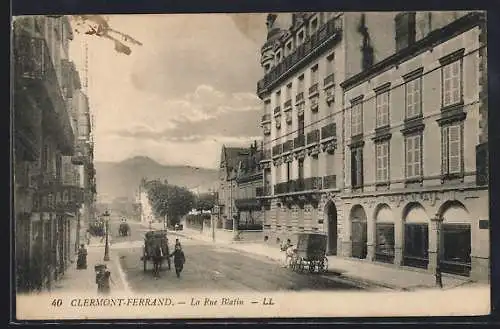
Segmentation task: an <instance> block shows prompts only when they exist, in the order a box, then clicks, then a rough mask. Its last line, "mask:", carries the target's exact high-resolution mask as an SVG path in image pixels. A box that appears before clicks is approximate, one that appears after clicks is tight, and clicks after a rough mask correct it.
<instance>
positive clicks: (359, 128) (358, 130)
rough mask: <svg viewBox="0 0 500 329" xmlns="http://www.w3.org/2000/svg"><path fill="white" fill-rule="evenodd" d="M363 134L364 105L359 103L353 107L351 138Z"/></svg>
mask: <svg viewBox="0 0 500 329" xmlns="http://www.w3.org/2000/svg"><path fill="white" fill-rule="evenodd" d="M362 133H363V103H361V102H358V103H356V104H353V105H352V107H351V136H357V135H360V134H362Z"/></svg>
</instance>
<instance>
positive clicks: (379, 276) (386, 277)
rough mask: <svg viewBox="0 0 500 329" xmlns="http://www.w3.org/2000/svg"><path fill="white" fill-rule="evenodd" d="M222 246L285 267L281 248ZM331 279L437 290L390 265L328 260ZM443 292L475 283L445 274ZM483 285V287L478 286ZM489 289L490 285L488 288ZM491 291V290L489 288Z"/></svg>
mask: <svg viewBox="0 0 500 329" xmlns="http://www.w3.org/2000/svg"><path fill="white" fill-rule="evenodd" d="M175 233H176V234H178V235H181V236H184V237H185V238H190V239H196V240H200V241H205V242H212V240H211V239H208V238H207V237H206V236H205V235H204V234H200V232H199V231H196V230H190V229H184V230H183V231H177V232H175ZM216 244H218V245H224V246H226V247H228V248H231V249H234V250H238V251H242V252H248V253H252V254H256V255H260V256H264V257H267V258H269V259H272V260H274V261H276V262H279V263H283V261H284V253H283V252H281V251H280V249H279V248H278V247H273V246H268V245H265V244H263V243H248V242H247V243H245V242H239V241H216ZM327 258H328V270H329V275H327V277H330V278H332V274H333V275H334V276H335V278H339V279H345V280H349V281H351V282H355V283H357V284H359V285H361V286H372V287H373V286H377V287H381V288H388V289H392V290H399V291H412V290H418V289H431V288H435V287H436V283H435V282H436V280H435V277H434V275H432V274H430V273H427V272H421V271H418V270H413V269H406V268H396V267H392V266H390V265H388V264H378V263H373V262H369V261H366V260H358V259H353V258H344V257H339V256H327ZM442 281H443V289H452V288H456V287H460V286H464V285H466V284H469V285H470V284H472V283H473V282H472V281H471V280H469V279H468V278H460V277H457V276H451V275H447V274H445V273H443V277H442ZM475 285H479V286H480V285H481V284H475ZM484 286H485V287H487V285H484ZM488 289H489V288H488Z"/></svg>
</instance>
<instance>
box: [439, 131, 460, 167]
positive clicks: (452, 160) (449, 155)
mask: <svg viewBox="0 0 500 329" xmlns="http://www.w3.org/2000/svg"><path fill="white" fill-rule="evenodd" d="M441 160H442V162H441V164H442V174H443V175H453V174H460V173H461V172H462V162H463V159H462V125H461V124H455V125H450V126H445V127H443V128H442V134H441Z"/></svg>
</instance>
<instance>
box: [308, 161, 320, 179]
mask: <svg viewBox="0 0 500 329" xmlns="http://www.w3.org/2000/svg"><path fill="white" fill-rule="evenodd" d="M309 159H311V177H318V176H319V158H317V157H310V158H309Z"/></svg>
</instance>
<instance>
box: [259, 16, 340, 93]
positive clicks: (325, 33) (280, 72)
mask: <svg viewBox="0 0 500 329" xmlns="http://www.w3.org/2000/svg"><path fill="white" fill-rule="evenodd" d="M341 30H342V17H334V18H332V19H330V20H329V21H328V22H326V24H324V25H322V26H321V27H320V28H319V29H318V30H317V31H316V32H315V33H314V34H313V35H311V37H310V38H309V39H307V40H306V41H305V42H304V43H303V44H301V45H300V46H298V47H297V48H296V49H295V50H294V51H293V52H292V53H291V54H290V55H288V56H287V57H285V58H284V60H283V61H282V62H281V63H279V64H278V65H276V66H275V67H274V68H272V69H271V70H270V71H269V72H268V73H267V74H266V75H265V76H264V78H263V79H262V80H260V81H259V82H258V83H257V94H259V95H261V94H262V93H264V92H265V91H266V90H269V88H271V87H272V86H273V85H275V84H277V83H279V82H280V81H281V80H282V79H285V78H286V77H287V76H288V75H289V74H293V72H294V70H293V68H294V67H296V66H297V65H299V63H300V62H302V61H303V60H305V58H306V57H309V56H310V55H312V53H313V52H315V51H316V49H318V48H320V47H326V46H328V45H329V44H330V41H334V40H338V39H339V38H340V37H341V33H339V32H340V31H341Z"/></svg>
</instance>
